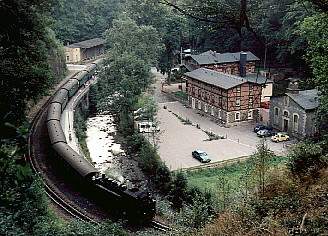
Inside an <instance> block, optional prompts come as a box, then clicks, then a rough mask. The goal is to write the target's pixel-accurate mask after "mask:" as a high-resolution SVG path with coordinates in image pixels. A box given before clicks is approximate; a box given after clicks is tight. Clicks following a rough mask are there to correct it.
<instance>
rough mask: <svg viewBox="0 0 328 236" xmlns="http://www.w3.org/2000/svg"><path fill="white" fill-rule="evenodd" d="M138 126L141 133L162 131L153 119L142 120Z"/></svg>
mask: <svg viewBox="0 0 328 236" xmlns="http://www.w3.org/2000/svg"><path fill="white" fill-rule="evenodd" d="M137 128H138V131H139V133H155V132H159V131H160V128H159V127H158V126H156V125H155V124H154V123H153V122H151V121H142V122H140V123H138V124H137Z"/></svg>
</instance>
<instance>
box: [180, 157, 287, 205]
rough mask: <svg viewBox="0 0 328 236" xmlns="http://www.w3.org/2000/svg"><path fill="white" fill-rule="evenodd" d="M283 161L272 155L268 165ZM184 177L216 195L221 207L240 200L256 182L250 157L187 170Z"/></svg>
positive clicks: (273, 166)
mask: <svg viewBox="0 0 328 236" xmlns="http://www.w3.org/2000/svg"><path fill="white" fill-rule="evenodd" d="M285 162H286V158H285V157H274V158H272V159H271V160H270V161H269V167H270V168H275V167H278V166H280V165H285ZM186 177H187V179H188V183H189V185H190V186H192V187H197V188H199V189H200V190H202V191H209V192H211V193H212V194H213V195H214V196H216V197H217V200H218V202H219V205H220V206H219V207H220V208H221V209H224V208H225V207H226V206H227V205H229V204H231V203H232V202H236V201H237V200H238V201H240V199H241V198H244V197H245V194H246V195H247V190H248V189H252V188H254V186H255V183H256V181H255V180H254V176H253V163H252V160H251V159H249V160H246V161H243V162H239V163H234V164H231V165H227V166H225V167H218V168H213V169H201V170H197V171H187V172H186ZM245 191H246V193H245Z"/></svg>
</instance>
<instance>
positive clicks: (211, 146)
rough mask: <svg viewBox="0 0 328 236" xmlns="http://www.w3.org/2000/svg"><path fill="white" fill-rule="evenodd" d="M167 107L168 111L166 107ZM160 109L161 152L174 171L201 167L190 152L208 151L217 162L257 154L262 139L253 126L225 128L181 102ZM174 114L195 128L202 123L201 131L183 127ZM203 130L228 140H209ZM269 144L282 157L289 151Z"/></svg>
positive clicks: (162, 104)
mask: <svg viewBox="0 0 328 236" xmlns="http://www.w3.org/2000/svg"><path fill="white" fill-rule="evenodd" d="M164 105H165V106H166V107H167V109H164V108H163V107H164ZM159 106H160V108H159V111H158V120H159V123H160V128H161V132H160V133H159V140H160V141H159V153H160V156H161V158H162V160H163V161H165V163H166V164H167V166H168V167H169V168H170V169H171V170H177V169H180V168H188V167H194V166H198V165H201V163H200V162H199V161H198V160H196V159H193V158H192V157H191V152H192V151H193V150H195V149H201V150H204V151H206V152H207V153H208V155H209V156H210V157H211V159H212V162H217V161H222V160H227V159H232V158H237V157H242V156H249V155H251V154H252V153H254V151H255V150H256V145H258V144H259V142H260V140H261V139H260V138H258V137H257V136H256V134H255V133H254V132H252V129H253V126H254V124H251V123H244V124H240V125H238V126H236V127H232V128H225V127H220V126H219V125H217V124H215V123H214V122H213V121H211V120H210V119H209V118H206V117H203V116H201V115H199V114H197V111H196V110H192V109H190V108H186V107H184V106H183V105H182V104H181V103H179V102H169V103H161V104H160V105H159ZM174 114H177V115H179V116H180V117H182V118H184V119H189V120H190V121H191V122H192V123H193V124H194V125H196V124H199V126H200V128H201V129H198V128H196V127H195V126H193V125H184V124H183V122H182V121H181V120H179V119H178V118H177V117H176V116H175V115H174ZM202 130H206V131H211V132H213V133H215V134H217V135H223V136H225V137H227V139H220V140H213V141H207V139H208V135H207V134H206V133H205V132H204V131H202ZM267 144H268V146H269V147H270V149H271V150H273V151H274V152H275V153H276V154H277V155H282V154H284V153H286V151H287V150H286V148H285V144H284V143H273V142H271V141H270V140H267Z"/></svg>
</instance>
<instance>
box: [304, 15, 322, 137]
mask: <svg viewBox="0 0 328 236" xmlns="http://www.w3.org/2000/svg"><path fill="white" fill-rule="evenodd" d="M301 34H302V36H303V37H305V38H306V40H307V42H308V44H309V49H308V51H307V59H308V61H309V63H310V65H311V68H312V69H313V75H314V77H315V84H316V85H317V86H318V88H319V90H320V92H321V96H320V106H319V111H318V116H317V121H318V125H319V132H320V133H321V136H322V137H323V138H324V139H325V140H326V142H327V140H328V122H327V120H328V115H327V114H328V80H327V78H328V63H327V61H328V15H327V13H317V14H314V15H313V16H311V17H308V18H306V19H305V20H304V21H303V23H302V25H301Z"/></svg>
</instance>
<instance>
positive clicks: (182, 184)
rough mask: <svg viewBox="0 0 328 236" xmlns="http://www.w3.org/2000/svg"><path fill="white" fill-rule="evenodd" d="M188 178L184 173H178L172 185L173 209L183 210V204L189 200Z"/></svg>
mask: <svg viewBox="0 0 328 236" xmlns="http://www.w3.org/2000/svg"><path fill="white" fill-rule="evenodd" d="M187 184H188V182H187V178H186V176H185V175H184V174H183V173H182V172H178V173H177V174H176V176H175V178H174V180H173V183H172V190H171V193H170V196H171V197H170V198H171V202H172V204H173V207H175V208H176V209H181V208H182V205H183V202H184V201H185V199H187Z"/></svg>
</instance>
